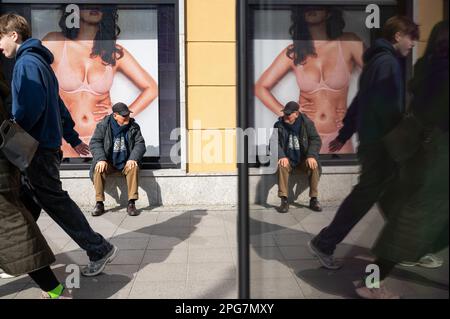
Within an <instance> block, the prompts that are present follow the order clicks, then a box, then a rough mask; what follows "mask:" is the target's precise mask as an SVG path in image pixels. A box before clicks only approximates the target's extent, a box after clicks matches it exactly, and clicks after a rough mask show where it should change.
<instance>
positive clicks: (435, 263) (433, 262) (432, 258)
mask: <svg viewBox="0 0 450 319" xmlns="http://www.w3.org/2000/svg"><path fill="white" fill-rule="evenodd" d="M443 264H444V260H443V259H442V258H441V257H439V256H437V255H434V254H426V255H425V256H423V257H422V258H420V259H419V261H416V262H410V261H402V262H401V263H400V266H403V267H414V266H419V267H423V268H429V269H434V268H439V267H441V266H442V265H443Z"/></svg>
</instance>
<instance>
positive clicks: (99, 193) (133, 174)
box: [94, 162, 139, 202]
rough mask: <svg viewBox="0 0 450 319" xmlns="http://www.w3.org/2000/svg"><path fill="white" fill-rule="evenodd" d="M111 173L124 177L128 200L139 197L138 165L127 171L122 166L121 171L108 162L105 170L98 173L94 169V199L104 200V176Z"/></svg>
mask: <svg viewBox="0 0 450 319" xmlns="http://www.w3.org/2000/svg"><path fill="white" fill-rule="evenodd" d="M112 174H121V175H123V176H125V177H126V179H127V187H128V200H131V199H134V200H136V199H138V198H139V194H138V187H139V167H138V166H136V167H134V168H132V169H130V170H128V171H126V170H125V168H124V169H123V171H119V170H118V169H116V168H115V167H114V166H113V165H112V164H111V163H109V162H108V167H107V168H106V171H105V172H103V173H101V174H100V173H98V172H96V171H95V170H94V188H95V200H96V201H98V202H103V201H105V183H106V177H107V176H108V175H112Z"/></svg>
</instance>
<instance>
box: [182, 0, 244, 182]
mask: <svg viewBox="0 0 450 319" xmlns="http://www.w3.org/2000/svg"><path fill="white" fill-rule="evenodd" d="M235 5H236V2H235V0H185V8H186V63H187V66H186V86H187V89H186V94H187V128H188V131H189V138H188V165H187V169H188V172H190V173H197V172H234V171H235V170H236V151H235V150H236V141H235V128H236V35H235V33H236V31H235V30H236V14H235V11H236V8H235Z"/></svg>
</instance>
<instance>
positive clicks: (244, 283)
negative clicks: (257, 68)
mask: <svg viewBox="0 0 450 319" xmlns="http://www.w3.org/2000/svg"><path fill="white" fill-rule="evenodd" d="M236 4H237V6H236V9H237V15H236V17H237V28H236V29H237V31H236V32H237V34H236V38H237V74H238V79H237V89H238V94H237V96H238V101H237V107H238V109H237V128H238V129H239V128H241V129H243V130H245V129H246V128H247V126H248V121H247V94H248V89H247V69H246V66H247V27H246V22H247V19H246V17H247V1H246V0H236ZM237 138H238V141H237V147H238V164H237V166H238V196H237V198H238V220H237V226H238V280H239V283H238V285H239V293H238V297H239V299H249V298H250V258H249V214H248V212H249V187H248V185H249V177H248V140H247V137H245V138H244V137H243V136H240V134H237ZM243 138H244V139H243Z"/></svg>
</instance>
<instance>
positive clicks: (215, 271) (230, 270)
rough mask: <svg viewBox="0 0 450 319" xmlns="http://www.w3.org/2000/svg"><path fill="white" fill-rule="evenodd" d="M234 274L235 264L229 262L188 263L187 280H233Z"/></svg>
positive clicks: (235, 273)
mask: <svg viewBox="0 0 450 319" xmlns="http://www.w3.org/2000/svg"><path fill="white" fill-rule="evenodd" d="M236 275H237V272H236V266H235V265H234V263H231V262H228V263H198V264H189V272H188V280H189V281H191V282H195V281H202V280H205V281H210V280H211V281H215V280H216V281H221V280H226V279H233V280H234V279H236Z"/></svg>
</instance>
